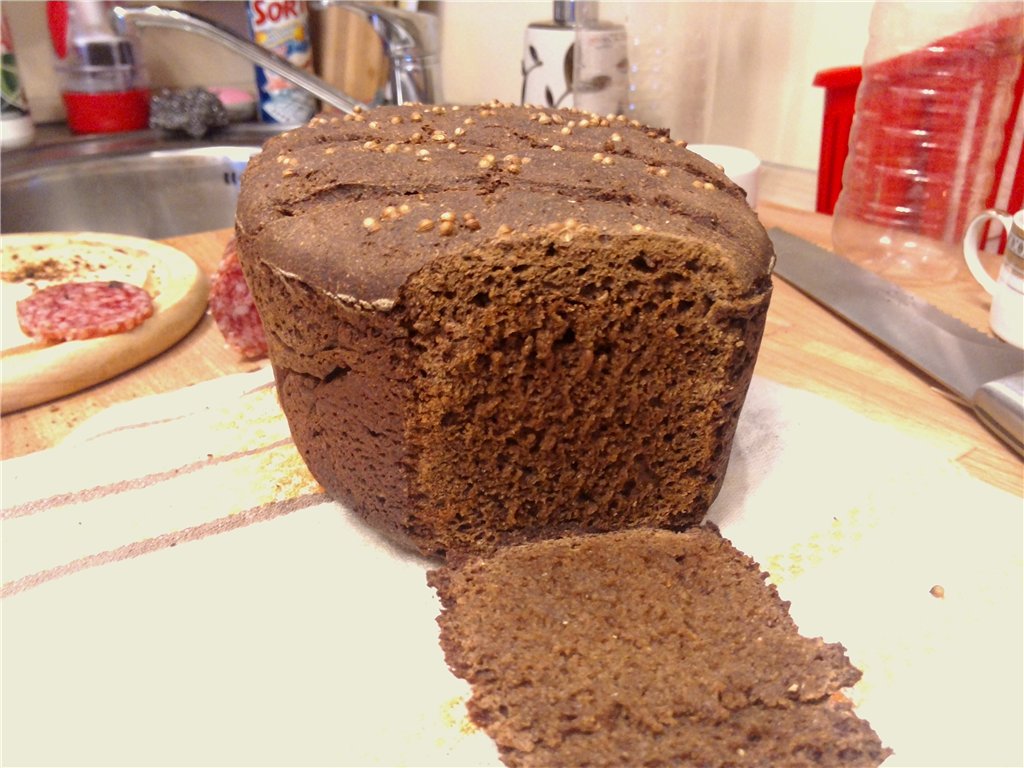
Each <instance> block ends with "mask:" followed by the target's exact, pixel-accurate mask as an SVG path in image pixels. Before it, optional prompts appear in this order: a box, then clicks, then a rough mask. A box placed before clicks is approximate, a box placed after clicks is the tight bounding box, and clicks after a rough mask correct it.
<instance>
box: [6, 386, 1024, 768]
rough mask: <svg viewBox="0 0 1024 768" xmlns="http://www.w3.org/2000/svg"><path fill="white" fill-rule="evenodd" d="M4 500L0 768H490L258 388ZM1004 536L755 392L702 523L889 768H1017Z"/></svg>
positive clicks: (1019, 535)
mask: <svg viewBox="0 0 1024 768" xmlns="http://www.w3.org/2000/svg"><path fill="white" fill-rule="evenodd" d="M2 480H3V491H2V493H3V513H2V523H0V525H2V528H0V538H2V556H3V563H2V581H3V587H2V589H3V592H2V594H3V599H2V601H0V611H2V622H3V624H2V694H3V710H2V723H0V726H2V729H0V742H2V745H3V746H2V760H3V764H4V765H43V764H46V765H109V766H114V765H135V766H148V765H190V766H191V765H208V766H212V765H254V766H255V765H288V766H299V765H339V766H341V765H346V766H348V765H351V766H356V765H360V766H362V765H389V766H399V765H409V766H433V765H438V766H440V765H465V766H477V765H498V764H499V763H498V759H497V753H496V750H495V748H494V745H493V743H492V742H491V741H490V739H488V738H487V737H486V735H484V734H483V733H482V732H480V731H478V730H477V729H475V728H474V727H473V726H472V725H471V724H470V723H469V722H468V720H467V718H466V714H465V707H464V705H465V701H466V699H467V698H468V695H469V689H468V687H467V686H466V685H465V683H463V682H462V681H460V680H458V679H456V678H455V677H454V676H453V675H452V674H451V673H450V672H449V671H448V670H447V668H446V667H445V664H444V659H443V655H442V653H441V650H440V647H439V645H438V639H437V627H436V624H435V617H436V615H437V613H438V612H439V605H438V602H437V600H436V597H435V595H434V593H433V592H432V590H430V589H429V588H428V587H427V586H426V582H425V577H424V574H425V571H426V570H427V568H429V567H430V564H429V563H428V562H426V561H424V560H422V559H420V558H417V557H415V556H412V555H409V554H408V553H405V552H402V551H399V550H397V549H395V548H394V547H392V546H390V545H389V544H387V543H386V542H384V541H383V540H382V539H381V538H380V537H378V536H377V535H376V534H375V533H374V532H373V531H371V530H368V529H367V528H366V527H365V526H363V525H362V524H361V523H360V522H359V521H358V520H357V519H356V518H355V517H354V516H353V515H352V514H351V513H349V512H348V511H347V510H345V509H344V508H343V507H341V506H339V505H338V504H336V503H334V502H332V501H330V500H329V499H327V498H326V497H325V496H324V495H323V492H322V490H321V489H320V487H319V485H317V483H316V482H315V481H314V480H313V479H312V478H311V477H310V476H309V474H308V471H307V470H306V469H305V466H304V465H303V464H302V462H301V459H300V458H299V457H298V454H297V453H296V451H295V448H294V445H293V444H292V442H291V440H290V438H289V436H288V430H287V425H286V423H285V420H284V417H283V415H282V414H281V412H280V409H279V406H278V404H277V401H276V397H275V392H274V389H273V385H272V382H271V377H270V372H269V369H263V370H261V371H257V372H255V373H252V374H242V375H239V376H233V377H227V378H224V379H220V380H217V381H214V382H208V383H205V384H200V385H196V386H194V387H190V388H188V389H186V390H181V391H179V392H174V393H169V394H166V395H157V396H154V397H150V398H144V399H140V400H136V401H132V402H130V403H126V404H124V405H121V406H116V407H114V408H111V409H110V410H109V411H107V412H104V413H102V414H100V415H99V416H97V417H95V418H94V419H92V420H90V421H89V422H87V423H86V424H84V425H82V427H81V428H79V430H76V432H75V433H74V434H73V435H72V436H71V437H70V438H69V439H68V440H67V441H65V442H64V443H62V444H61V445H60V446H58V447H56V448H54V449H51V450H47V451H42V452H39V453H36V454H32V455H29V456H25V457H22V458H18V459H13V460H10V461H6V462H4V463H3V465H2ZM1022 511H1024V510H1022V502H1021V499H1020V498H1019V497H1017V496H1014V495H1012V494H1008V493H1005V492H1003V491H999V490H997V489H995V488H992V487H991V486H988V485H986V484H984V483H982V482H980V481H978V480H975V479H973V478H971V477H970V476H968V475H967V474H966V473H964V472H963V471H961V470H960V469H959V468H958V467H956V466H955V465H954V464H952V463H950V462H949V460H948V458H947V457H946V456H945V455H944V454H942V453H941V452H940V451H939V450H938V449H937V448H935V447H933V446H931V445H929V444H927V443H924V442H922V441H920V440H918V439H916V438H914V437H910V436H908V435H905V434H903V433H901V432H899V431H897V430H896V429H894V428H892V427H890V426H885V425H881V424H878V423H875V422H872V421H870V420H868V419H867V418H865V417H863V416H861V415H859V414H856V413H854V412H851V411H849V410H847V409H845V408H843V407H842V406H839V405H837V404H835V403H833V402H831V401H828V400H825V399H823V398H821V397H818V396H816V395H812V394H808V393H806V392H802V391H799V390H795V389H791V388H787V387H783V386H780V385H777V384H774V383H771V382H769V381H766V380H764V379H761V378H757V377H755V379H754V382H753V384H752V385H751V389H750V393H749V395H748V398H747V403H746V406H745V408H744V411H743V416H742V418H741V421H740V426H739V429H738V433H737V437H736V441H735V444H734V449H733V456H732V462H731V465H730V468H729V472H728V475H727V478H726V482H725V485H724V487H723V489H722V493H721V495H720V496H719V499H718V500H717V501H716V503H715V505H714V507H713V509H712V511H711V514H710V518H711V519H712V520H714V521H716V522H717V523H718V524H719V525H720V526H721V528H722V531H723V533H724V534H725V535H726V536H727V537H729V538H730V539H731V540H732V541H733V542H734V543H735V544H736V546H737V547H739V548H740V549H741V550H743V551H745V552H747V553H748V554H750V555H751V556H753V557H754V558H755V559H757V560H758V561H759V562H760V563H761V564H762V566H763V567H764V568H765V570H767V571H768V572H769V574H770V579H771V581H773V582H774V583H775V584H777V585H778V587H779V590H780V592H781V594H782V596H783V597H784V598H786V599H788V600H790V601H792V608H791V610H792V614H793V617H794V619H795V620H796V621H797V623H798V624H799V625H800V628H801V631H802V632H803V633H804V634H805V635H809V636H814V635H821V636H823V637H824V638H825V639H826V640H829V641H839V642H842V643H843V644H844V645H845V646H846V647H847V648H848V650H849V654H850V657H851V659H852V661H853V662H854V663H855V664H856V665H857V666H858V667H860V668H861V669H862V670H863V671H864V678H863V679H862V680H861V682H860V683H858V685H857V686H855V687H854V688H853V689H851V690H850V691H849V695H850V697H851V698H852V699H853V700H854V702H855V703H856V704H857V707H858V713H859V714H860V715H861V716H863V717H865V718H867V719H868V720H869V721H870V722H871V723H872V725H873V726H874V727H875V729H876V730H877V731H878V733H879V734H880V736H881V737H882V740H883V741H884V743H885V744H886V745H887V746H889V747H891V748H892V749H893V750H895V754H894V755H893V756H892V757H891V758H890V759H889V760H888V761H887V763H886V765H887V766H903V765H906V766H912V765H913V766H997V765H998V766H1002V765H1007V766H1019V765H1022V764H1024V747H1022V731H1021V723H1022V722H1024V705H1022V701H1024V667H1022V656H1021V649H1022V648H1024V572H1022V550H1024V524H1022V520H1024V517H1022ZM936 586H940V587H941V588H942V590H943V593H944V596H942V597H937V596H935V595H934V594H932V592H933V587H936ZM934 591H935V592H938V590H934Z"/></svg>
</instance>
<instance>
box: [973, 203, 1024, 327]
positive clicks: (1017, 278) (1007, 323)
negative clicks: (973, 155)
mask: <svg viewBox="0 0 1024 768" xmlns="http://www.w3.org/2000/svg"><path fill="white" fill-rule="evenodd" d="M990 222H998V223H999V224H1000V225H1002V227H1003V229H1004V230H1005V231H1006V251H1005V253H1004V254H1003V262H1002V264H1001V265H1000V267H999V277H998V278H996V279H993V278H992V276H991V275H990V274H989V273H988V272H987V271H986V269H985V267H984V265H982V263H981V260H980V259H979V258H978V243H979V241H980V239H981V232H982V229H983V228H984V226H985V225H986V224H988V223H990ZM964 258H965V259H966V260H967V266H968V267H970V270H971V274H972V275H974V279H975V280H977V281H978V282H979V283H981V285H982V287H984V289H985V290H986V291H988V293H989V295H991V296H992V311H991V313H990V314H989V323H990V324H991V326H992V330H993V331H995V333H996V335H997V336H999V337H1000V338H1002V339H1005V340H1006V341H1008V342H1010V343H1011V344H1013V345H1014V346H1015V347H1024V210H1020V211H1017V212H1016V213H1015V214H1013V215H1012V216H1011V215H1010V214H1008V213H1005V212H1003V211H995V210H989V211H985V212H984V213H982V214H980V215H979V216H977V217H975V219H974V221H972V222H971V225H970V226H969V227H968V228H967V234H965V235H964Z"/></svg>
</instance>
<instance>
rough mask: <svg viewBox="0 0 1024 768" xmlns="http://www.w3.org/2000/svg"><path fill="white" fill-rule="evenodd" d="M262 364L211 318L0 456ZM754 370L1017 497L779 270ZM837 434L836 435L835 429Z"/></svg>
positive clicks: (976, 427)
mask: <svg viewBox="0 0 1024 768" xmlns="http://www.w3.org/2000/svg"><path fill="white" fill-rule="evenodd" d="M759 214H760V217H761V220H762V221H763V222H764V224H765V226H778V227H782V228H783V229H786V230H788V231H790V232H792V233H794V234H796V235H800V236H801V237H804V238H806V239H808V240H810V241H812V242H814V243H817V244H818V245H821V246H824V247H826V248H827V247H829V245H830V242H831V236H830V227H831V219H830V218H829V217H827V216H823V215H821V214H816V213H813V212H809V211H798V210H795V209H791V208H784V207H781V206H777V205H772V204H770V203H767V202H765V203H762V204H761V206H760V208H759ZM230 236H231V231H230V230H220V231H216V232H207V233H201V234H196V235H187V236H183V237H175V238H171V239H169V240H168V241H167V242H168V243H170V244H171V245H173V246H175V247H176V248H179V249H180V250H182V251H184V252H185V253H187V254H189V255H190V256H191V257H192V258H193V259H195V261H196V262H197V263H198V264H199V266H200V268H201V269H203V270H204V271H205V272H207V273H208V274H210V273H212V272H213V271H214V269H215V268H216V265H217V264H218V262H219V261H220V258H221V254H222V252H223V249H224V245H225V244H226V243H227V241H228V239H229V238H230ZM907 288H908V289H909V290H911V291H913V292H915V293H917V294H919V295H921V296H922V297H923V298H925V299H926V300H928V301H930V302H931V303H933V304H934V305H936V306H937V307H939V308H940V309H943V310H944V311H946V312H948V313H949V314H952V315H955V316H956V317H959V318H960V319H961V320H963V321H964V322H966V323H968V324H969V325H972V326H974V327H975V328H978V329H979V330H984V331H986V332H987V331H988V321H987V317H988V296H987V295H986V294H985V293H984V292H983V291H982V289H981V288H980V287H979V286H978V285H977V284H976V283H974V281H973V280H972V279H971V278H970V276H969V275H968V274H967V273H966V270H965V271H964V274H963V275H962V277H961V278H960V279H959V280H957V281H956V282H954V283H952V284H943V285H928V286H920V285H916V286H907ZM263 364H265V363H261V362H251V361H243V360H240V359H239V358H238V357H237V356H236V355H235V354H234V353H233V352H232V351H231V350H229V349H227V348H226V347H225V345H224V342H223V339H222V337H221V335H220V332H219V331H218V330H217V328H216V326H215V325H214V323H213V321H212V320H211V319H210V317H209V316H206V317H204V318H203V319H202V320H201V321H200V323H199V324H198V325H197V326H196V328H195V329H194V330H193V331H192V332H191V333H190V334H189V335H187V336H186V337H185V338H184V339H183V340H182V341H181V342H179V343H178V344H177V345H175V346H174V347H172V348H171V349H169V350H168V351H166V352H164V353H163V354H161V355H159V356H158V357H156V358H154V359H153V360H151V361H149V362H147V363H144V364H143V365H141V366H139V367H138V368H136V369H134V370H131V371H128V372H127V373H124V374H121V375H120V376H118V377H116V378H114V379H111V380H110V381H107V382H105V383H103V384H99V385H96V386H94V387H91V388H90V389H87V390H85V391H83V392H79V393H78V394H75V395H71V396H68V397H64V398H61V399H60V400H55V401H53V402H50V403H46V404H43V405H40V406H36V407H34V408H29V409H26V410H23V411H18V412H16V413H11V414H8V415H6V416H4V417H3V418H2V419H0V433H2V458H4V459H7V458H13V457H15V456H20V455H23V454H26V453H30V452H32V451H37V450H40V449H42V448H47V447H50V446H52V445H55V444H56V443H58V442H59V441H60V440H61V439H62V438H63V437H64V436H65V435H67V434H68V433H69V432H70V431H71V430H72V429H74V428H75V426H76V425H78V424H79V423H81V422H82V421H83V420H84V419H86V418H88V417H89V416H92V415H93V414H95V413H98V412H99V411H101V410H103V409H104V408H106V407H108V406H110V405H113V404H114V403H117V402H121V401H124V400H130V399H132V398H136V397H141V396H143V395H149V394H155V393H158V392H165V391H169V390H174V389H179V388H181V387H184V386H187V385H189V384H194V383H197V382H200V381H205V380H208V379H213V378H216V377H219V376H223V375H226V374H231V373H240V372H243V371H251V370H254V369H255V368H258V367H260V366H261V365H263ZM756 372H757V373H758V374H759V375H761V376H764V377H766V378H768V379H772V380H774V381H777V382H779V383H782V384H786V385H789V386H793V387H797V388H799V389H804V390H808V391H811V392H815V393H818V394H820V395H823V396H825V397H827V398H830V399H832V400H835V401H838V402H841V403H843V404H844V405H845V406H847V407H849V408H851V409H852V410H855V411H859V412H861V413H863V414H865V415H866V416H868V417H870V418H872V419H875V420H878V421H881V422H885V423H888V424H891V425H893V426H895V427H898V428H899V429H901V430H904V431H906V432H909V433H912V434H914V435H916V436H918V437H920V438H922V439H925V440H927V441H929V442H931V443H932V444H934V445H935V446H937V447H939V448H941V449H942V450H943V451H944V452H945V453H946V454H947V455H948V456H949V457H950V458H951V459H953V460H955V461H957V462H958V463H960V464H961V465H963V466H964V467H965V468H966V469H967V470H968V471H969V472H970V473H971V474H973V475H974V476H976V477H978V478H980V479H982V480H984V481H986V482H988V483H991V484H992V485H995V486H997V487H1000V488H1003V489H1005V490H1008V491H1010V492H1012V493H1015V494H1017V495H1024V465H1022V462H1021V461H1020V459H1018V458H1017V456H1016V454H1014V453H1013V452H1012V451H1011V450H1010V449H1009V448H1007V447H1005V446H1004V445H1003V444H1002V443H1000V442H999V441H998V440H997V439H996V438H995V437H993V436H992V435H991V434H990V433H989V432H988V431H987V430H986V429H985V428H984V427H982V426H981V424H980V423H979V422H978V421H977V420H976V419H975V418H974V416H973V415H972V414H971V412H970V411H969V410H968V409H966V408H964V407H963V406H961V405H960V404H958V403H957V402H955V401H954V400H952V399H950V398H949V397H948V396H947V395H945V394H943V392H942V391H941V390H939V389H937V388H934V387H933V386H932V385H931V384H930V383H929V382H928V381H927V380H926V379H924V378H923V377H922V376H920V375H919V374H917V373H916V372H915V370H914V369H913V368H911V367H909V366H907V365H905V364H903V363H902V362H900V361H899V360H898V359H897V358H896V357H894V356H893V355H892V354H890V353H889V352H887V351H886V350H885V349H884V348H883V347H881V346H879V345H878V344H876V343H875V342H873V341H871V340H870V339H868V338H867V337H866V336H864V335H862V334H860V333H859V332H858V331H856V330H854V329H853V328H852V327H850V326H849V325H847V324H846V323H845V322H844V321H842V320H840V319H838V318H837V317H835V316H834V315H832V314H831V313H830V312H828V311H827V310H825V309H823V308H821V307H819V306H818V305H817V304H815V303H814V302H812V301H810V300H809V299H807V298H805V297H804V296H803V295H802V294H801V293H799V292H798V291H797V290H796V289H794V288H792V287H791V286H790V285H789V284H787V283H786V282H785V281H784V280H782V279H779V278H776V280H775V293H774V296H773V298H772V305H771V309H770V311H769V313H768V323H767V327H766V329H765V335H764V341H763V343H762V346H761V352H760V356H759V358H758V363H757V369H756ZM837 439H841V436H837Z"/></svg>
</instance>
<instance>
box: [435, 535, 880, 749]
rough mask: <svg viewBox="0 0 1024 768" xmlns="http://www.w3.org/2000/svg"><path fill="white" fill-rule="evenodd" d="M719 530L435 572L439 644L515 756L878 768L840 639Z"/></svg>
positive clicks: (532, 552) (526, 554) (541, 548)
mask: <svg viewBox="0 0 1024 768" xmlns="http://www.w3.org/2000/svg"><path fill="white" fill-rule="evenodd" d="M765 576H766V574H764V573H762V572H761V570H760V568H759V566H758V565H757V564H756V563H755V562H754V561H753V560H751V559H750V558H749V557H747V556H746V555H744V554H742V553H741V552H739V551H737V550H736V549H734V548H733V547H732V545H731V544H730V543H729V542H728V541H727V540H726V539H724V538H722V537H721V536H720V535H719V533H718V532H717V530H715V529H713V528H711V527H698V528H693V529H690V530H689V531H687V532H685V533H673V532H669V531H660V530H651V529H634V530H631V531H623V532H618V533H607V534H600V535H583V536H575V537H567V538H562V539H557V540H550V541H544V542H534V543H529V544H522V545H518V546H514V547H508V548H505V549H502V550H500V551H498V552H496V553H495V554H493V555H492V556H490V557H488V558H482V557H477V556H462V557H455V558H452V559H450V561H449V563H448V564H447V565H446V566H445V567H442V568H440V569H438V570H434V571H432V572H430V574H429V575H428V581H429V583H430V584H431V585H432V586H433V587H434V588H435V589H436V590H437V592H438V594H439V595H440V598H441V602H442V606H443V611H442V613H441V616H440V617H439V619H438V623H439V624H440V627H441V645H442V646H443V648H444V651H445V656H446V659H447V661H448V664H449V666H450V667H451V669H452V671H453V672H454V673H455V674H456V675H458V676H459V677H461V678H464V679H465V680H467V681H469V683H470V684H471V685H472V688H473V696H472V698H471V699H470V701H469V703H468V709H469V712H470V715H471V717H472V719H473V721H474V722H475V723H476V724H477V725H479V726H480V727H482V728H483V729H484V730H485V731H486V732H487V733H488V734H489V735H490V736H491V737H492V738H493V739H494V740H495V742H496V743H497V746H498V749H499V752H500V755H501V759H502V760H503V762H504V763H505V764H506V765H509V766H577V765H588V766H597V765H609V766H623V765H630V766H661V765H664V766H727V765H734V766H743V765H760V766H805V765H806V766H822V765H829V766H875V765H878V764H880V763H881V762H882V761H883V760H884V759H885V758H886V756H887V755H888V754H890V750H888V749H886V748H885V747H883V746H882V744H881V742H880V740H879V738H878V736H877V735H876V734H875V733H874V731H873V730H872V729H871V727H870V725H869V724H868V723H867V722H866V721H864V720H862V719H860V718H858V717H857V716H856V715H855V714H854V712H853V711H852V708H851V705H850V703H849V702H848V700H846V699H845V697H844V696H843V695H842V694H841V693H840V689H842V688H844V687H846V686H850V685H853V684H854V683H855V682H857V680H858V679H859V678H860V675H861V673H860V672H859V671H858V670H857V669H856V668H854V667H853V666H852V664H851V663H850V661H849V659H848V658H847V656H846V652H845V649H844V648H843V647H842V646H841V645H839V644H835V643H826V642H824V641H823V640H821V639H820V638H818V639H808V638H805V637H802V636H801V635H800V634H798V632H797V627H796V625H795V624H794V622H793V620H792V619H791V618H790V617H789V614H788V612H787V609H788V603H786V602H784V601H782V600H781V599H780V598H779V596H778V593H777V592H776V590H775V588H774V587H773V586H771V585H769V584H766V583H765Z"/></svg>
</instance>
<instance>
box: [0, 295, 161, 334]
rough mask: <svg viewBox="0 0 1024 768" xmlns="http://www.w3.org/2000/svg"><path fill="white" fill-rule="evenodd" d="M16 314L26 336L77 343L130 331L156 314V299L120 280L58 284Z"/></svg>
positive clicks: (33, 297) (19, 306)
mask: <svg viewBox="0 0 1024 768" xmlns="http://www.w3.org/2000/svg"><path fill="white" fill-rule="evenodd" d="M16 311H17V314H18V325H20V326H21V330H22V331H23V332H24V333H25V334H26V335H27V336H30V337H32V338H33V339H37V340H39V341H74V340H81V339H93V338H96V337H97V336H110V335H111V334H115V333H124V332H125V331H130V330H131V329H132V328H135V327H136V326H138V325H141V324H142V322H143V321H144V320H145V319H146V318H147V317H150V316H151V315H152V314H153V299H152V297H151V296H150V295H149V294H148V293H146V291H145V290H143V289H142V288H139V287H138V286H136V285H132V284H130V283H122V282H119V281H117V280H104V281H98V282H71V283H58V284H56V285H51V286H49V287H47V288H43V289H41V290H38V291H36V292H35V293H33V294H31V295H30V296H28V297H26V298H24V299H22V300H21V301H19V302H18V303H17V305H16Z"/></svg>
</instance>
